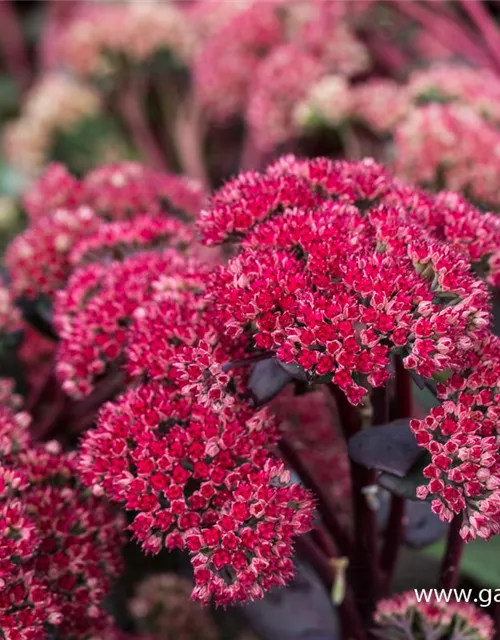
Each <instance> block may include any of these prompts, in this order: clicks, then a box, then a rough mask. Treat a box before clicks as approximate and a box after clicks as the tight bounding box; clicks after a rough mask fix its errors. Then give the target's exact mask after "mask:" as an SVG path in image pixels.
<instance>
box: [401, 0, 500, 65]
mask: <svg viewBox="0 0 500 640" xmlns="http://www.w3.org/2000/svg"><path fill="white" fill-rule="evenodd" d="M394 4H395V5H396V6H397V7H398V9H399V10H400V11H401V13H404V14H406V15H407V16H408V17H410V18H412V19H413V20H415V21H416V22H419V23H420V24H421V25H422V26H423V27H425V28H426V29H427V30H428V31H429V32H430V33H432V34H434V36H436V37H437V38H438V39H439V41H440V42H441V43H442V44H443V45H444V46H445V47H447V48H448V49H449V50H450V51H453V52H454V53H459V54H460V55H465V56H467V57H468V58H470V59H471V60H473V61H474V62H476V63H477V64H480V65H486V66H490V62H491V61H490V60H489V58H488V56H487V55H485V53H484V51H483V50H482V49H481V47H480V46H478V45H477V44H476V43H475V42H474V39H473V38H472V37H471V36H469V35H468V34H467V33H466V32H465V29H464V28H463V27H462V26H459V25H458V24H456V23H455V22H454V21H453V20H451V19H450V18H447V17H446V16H441V15H439V13H436V12H435V11H433V10H432V9H428V8H427V7H426V6H425V5H422V4H420V3H418V2H408V1H407V0H394Z"/></svg>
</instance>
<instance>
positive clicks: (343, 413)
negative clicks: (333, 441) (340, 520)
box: [329, 385, 380, 624]
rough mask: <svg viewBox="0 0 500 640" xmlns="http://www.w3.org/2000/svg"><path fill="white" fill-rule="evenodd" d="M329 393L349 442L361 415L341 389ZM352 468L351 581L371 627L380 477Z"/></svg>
mask: <svg viewBox="0 0 500 640" xmlns="http://www.w3.org/2000/svg"><path fill="white" fill-rule="evenodd" d="M329 389H330V392H331V393H332V395H333V396H334V398H335V402H336V405H337V412H338V415H339V418H340V424H341V427H342V429H343V432H344V435H345V438H346V440H349V438H351V437H352V436H353V435H354V434H355V433H357V432H358V431H359V429H360V428H361V420H360V416H359V412H358V411H357V409H356V407H353V406H352V405H351V404H350V403H349V401H348V400H347V398H346V397H345V395H344V393H343V392H342V391H340V389H338V388H337V387H336V386H334V385H329ZM350 467H351V484H352V500H353V515H354V532H355V552H354V554H353V556H351V562H350V565H349V568H350V578H351V580H352V584H353V586H354V592H355V597H356V603H357V606H358V608H359V609H360V611H361V613H362V616H363V619H364V620H365V622H366V623H367V624H370V623H371V616H372V613H373V609H374V606H375V602H376V600H377V598H378V594H379V588H380V575H379V573H380V572H379V565H378V523H377V512H376V508H375V506H376V505H375V504H373V502H372V501H371V500H370V499H369V497H370V494H369V492H370V491H371V489H372V488H373V487H374V486H375V483H376V473H375V472H374V471H372V470H371V469H367V468H366V467H363V466H361V465H359V464H356V463H355V462H353V461H352V460H351V461H350Z"/></svg>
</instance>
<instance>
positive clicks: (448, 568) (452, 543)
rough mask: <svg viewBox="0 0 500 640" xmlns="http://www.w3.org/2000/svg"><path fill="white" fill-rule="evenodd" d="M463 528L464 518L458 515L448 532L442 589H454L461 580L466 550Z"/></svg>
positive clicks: (442, 571) (442, 572) (442, 567)
mask: <svg viewBox="0 0 500 640" xmlns="http://www.w3.org/2000/svg"><path fill="white" fill-rule="evenodd" d="M461 526H462V516H461V515H456V516H455V517H454V518H453V520H452V522H451V525H450V530H449V531H448V541H447V544H446V552H445V554H444V559H443V564H442V565H441V574H440V578H439V586H440V587H441V588H442V589H454V588H455V587H456V586H457V585H458V581H459V579H460V563H461V560H462V554H463V551H464V548H465V542H464V539H463V538H462V537H461V535H460V527H461Z"/></svg>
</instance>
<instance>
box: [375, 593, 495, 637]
mask: <svg viewBox="0 0 500 640" xmlns="http://www.w3.org/2000/svg"><path fill="white" fill-rule="evenodd" d="M374 620H375V622H376V624H377V635H380V636H381V637H383V638H388V639H389V638H391V639H392V638H394V640H396V638H403V637H404V638H420V637H422V638H430V637H432V638H435V639H436V640H445V639H446V640H462V639H463V638H471V639H472V638H474V640H492V639H493V637H494V635H495V629H494V627H493V621H492V619H491V618H490V617H489V616H488V615H487V614H486V613H483V612H482V611H481V610H480V609H479V608H477V607H475V606H474V605H473V604H470V603H468V602H453V601H451V602H425V601H422V602H418V601H417V599H416V598H415V593H414V592H413V591H405V592H404V593H398V594H397V595H395V596H393V597H392V598H388V599H387V600H381V601H380V602H379V603H378V605H377V609H376V611H375V616H374Z"/></svg>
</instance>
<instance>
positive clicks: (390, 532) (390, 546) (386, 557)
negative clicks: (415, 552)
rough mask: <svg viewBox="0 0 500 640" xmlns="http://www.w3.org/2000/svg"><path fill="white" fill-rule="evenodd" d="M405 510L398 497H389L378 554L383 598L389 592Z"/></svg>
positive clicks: (404, 505)
mask: <svg viewBox="0 0 500 640" xmlns="http://www.w3.org/2000/svg"><path fill="white" fill-rule="evenodd" d="M405 508H406V502H405V500H404V499H403V498H401V497H400V496H392V497H391V508H390V511H389V518H388V520H387V527H386V529H385V532H384V543H383V545H382V551H381V552H380V569H381V571H382V573H383V576H384V578H383V585H382V592H383V595H384V596H386V595H388V594H389V592H390V589H391V584H392V580H393V578H394V572H395V569H396V566H397V561H398V556H399V550H400V548H401V544H402V542H403V538H404V516H405V510H406V509H405Z"/></svg>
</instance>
